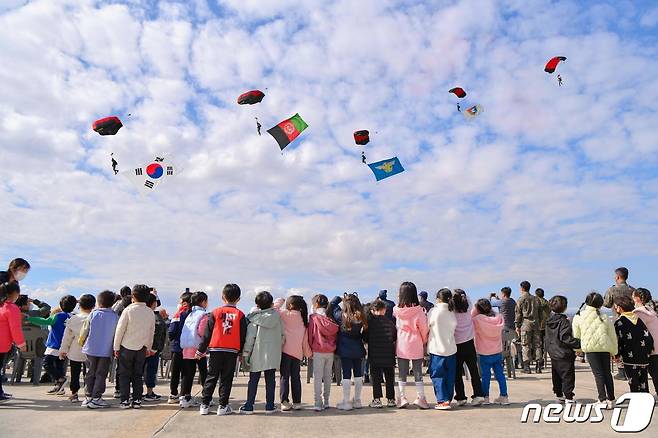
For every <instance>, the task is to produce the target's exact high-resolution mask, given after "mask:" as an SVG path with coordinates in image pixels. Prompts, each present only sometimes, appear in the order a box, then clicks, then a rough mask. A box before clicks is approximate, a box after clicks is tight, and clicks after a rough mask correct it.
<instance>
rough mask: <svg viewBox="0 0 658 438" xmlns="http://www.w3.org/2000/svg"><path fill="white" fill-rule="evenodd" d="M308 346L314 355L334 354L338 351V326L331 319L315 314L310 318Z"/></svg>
mask: <svg viewBox="0 0 658 438" xmlns="http://www.w3.org/2000/svg"><path fill="white" fill-rule="evenodd" d="M307 331H308V344H309V345H310V347H311V351H313V353H333V352H334V351H336V337H337V336H338V324H336V323H335V322H333V321H332V320H331V319H330V318H328V317H326V316H324V315H322V314H319V313H313V314H312V315H311V316H309V317H308V328H307Z"/></svg>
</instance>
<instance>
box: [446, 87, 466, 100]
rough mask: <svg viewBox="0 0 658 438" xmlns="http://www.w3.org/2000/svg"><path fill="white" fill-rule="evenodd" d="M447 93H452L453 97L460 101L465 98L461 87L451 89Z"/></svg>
mask: <svg viewBox="0 0 658 438" xmlns="http://www.w3.org/2000/svg"><path fill="white" fill-rule="evenodd" d="M448 93H452V94H454V95H455V96H457V97H459V98H460V99H463V98H464V97H466V91H464V89H463V88H462V87H455V88H452V89H450V91H448Z"/></svg>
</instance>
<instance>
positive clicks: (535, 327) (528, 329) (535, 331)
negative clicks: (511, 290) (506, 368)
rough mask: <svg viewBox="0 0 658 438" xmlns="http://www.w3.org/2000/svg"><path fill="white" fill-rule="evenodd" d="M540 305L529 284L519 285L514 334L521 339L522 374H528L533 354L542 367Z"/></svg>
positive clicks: (525, 282)
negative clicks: (519, 292)
mask: <svg viewBox="0 0 658 438" xmlns="http://www.w3.org/2000/svg"><path fill="white" fill-rule="evenodd" d="M539 307H540V303H539V300H538V299H537V297H536V296H534V295H532V294H531V293H530V283H528V282H527V281H524V282H522V283H521V297H520V298H519V300H518V301H517V302H516V317H515V320H514V323H515V325H516V333H517V334H518V335H519V336H520V337H521V354H522V356H523V373H525V374H530V361H531V360H532V358H533V352H534V355H535V358H537V363H538V364H539V368H541V367H543V362H544V359H543V357H542V347H541V333H540V332H539V321H540V314H539Z"/></svg>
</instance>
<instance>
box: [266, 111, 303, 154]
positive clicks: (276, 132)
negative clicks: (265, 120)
mask: <svg viewBox="0 0 658 438" xmlns="http://www.w3.org/2000/svg"><path fill="white" fill-rule="evenodd" d="M306 128H308V125H307V124H306V122H305V121H304V119H302V118H301V116H300V115H299V114H295V115H294V116H292V117H291V118H289V119H288V120H284V121H283V122H281V123H279V124H278V125H276V126H275V127H273V128H270V129H268V130H267V132H269V133H270V135H271V136H272V137H274V139H275V140H276V142H277V143H279V147H280V148H281V150H284V149H285V148H286V146H288V145H289V144H290V143H291V142H292V141H293V140H294V139H296V138H297V137H298V136H299V134H301V133H302V131H303V130H304V129H306Z"/></svg>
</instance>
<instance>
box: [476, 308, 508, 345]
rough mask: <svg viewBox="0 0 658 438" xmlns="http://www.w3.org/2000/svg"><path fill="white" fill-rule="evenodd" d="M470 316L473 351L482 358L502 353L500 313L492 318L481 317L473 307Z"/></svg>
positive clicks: (502, 326)
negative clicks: (473, 343) (473, 341)
mask: <svg viewBox="0 0 658 438" xmlns="http://www.w3.org/2000/svg"><path fill="white" fill-rule="evenodd" d="M471 316H472V321H473V335H474V337H473V339H474V340H475V351H477V353H478V354H481V355H484V356H489V355H492V354H498V353H502V351H503V328H504V327H505V319H504V318H503V315H501V314H500V313H498V314H496V315H494V316H487V315H482V314H481V313H478V311H477V309H476V308H475V307H473V309H472V310H471Z"/></svg>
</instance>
